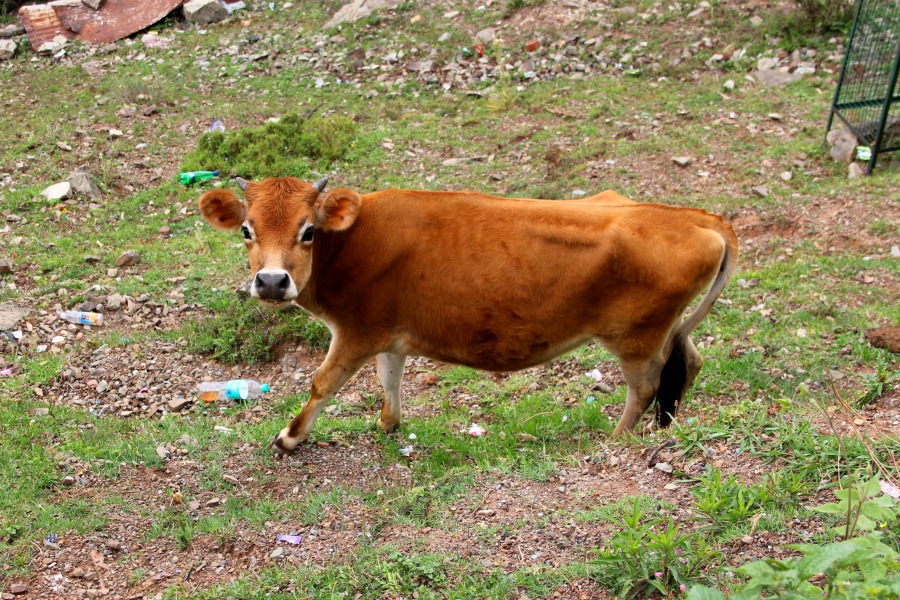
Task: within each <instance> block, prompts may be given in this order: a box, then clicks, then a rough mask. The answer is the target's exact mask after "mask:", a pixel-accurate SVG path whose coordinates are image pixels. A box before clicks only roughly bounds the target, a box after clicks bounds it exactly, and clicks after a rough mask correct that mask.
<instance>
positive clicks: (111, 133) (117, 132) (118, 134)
mask: <svg viewBox="0 0 900 600" xmlns="http://www.w3.org/2000/svg"><path fill="white" fill-rule="evenodd" d="M123 135H125V134H124V133H123V132H122V130H121V129H110V130H109V137H111V138H120V137H122V136H123Z"/></svg>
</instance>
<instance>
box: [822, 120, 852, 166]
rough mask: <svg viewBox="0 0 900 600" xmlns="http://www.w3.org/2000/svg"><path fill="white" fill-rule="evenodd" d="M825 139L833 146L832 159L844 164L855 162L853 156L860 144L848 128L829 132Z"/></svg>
mask: <svg viewBox="0 0 900 600" xmlns="http://www.w3.org/2000/svg"><path fill="white" fill-rule="evenodd" d="M825 139H826V140H827V141H828V143H829V144H831V150H830V151H829V153H830V154H831V158H833V159H834V160H836V161H837V162H842V163H851V162H853V155H854V153H855V152H856V146H857V145H858V143H859V142H858V141H857V139H856V136H855V135H854V134H853V132H852V131H850V130H849V129H847V128H846V127H841V128H840V129H832V130H831V131H829V132H828V135H827V136H826V137H825Z"/></svg>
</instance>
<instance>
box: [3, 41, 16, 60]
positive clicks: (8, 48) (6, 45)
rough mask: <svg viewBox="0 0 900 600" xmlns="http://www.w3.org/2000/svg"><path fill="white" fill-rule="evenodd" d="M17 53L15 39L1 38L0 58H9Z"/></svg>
mask: <svg viewBox="0 0 900 600" xmlns="http://www.w3.org/2000/svg"><path fill="white" fill-rule="evenodd" d="M15 55H16V43H15V42H14V41H13V40H0V60H9V59H11V58H12V57H13V56H15Z"/></svg>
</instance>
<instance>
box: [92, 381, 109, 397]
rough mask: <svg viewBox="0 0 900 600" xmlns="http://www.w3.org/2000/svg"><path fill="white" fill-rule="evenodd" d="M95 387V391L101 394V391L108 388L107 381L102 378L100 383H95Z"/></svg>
mask: <svg viewBox="0 0 900 600" xmlns="http://www.w3.org/2000/svg"><path fill="white" fill-rule="evenodd" d="M95 389H96V390H97V393H99V394H102V393H103V392H105V391H106V390H108V389H109V382H108V381H106V380H105V379H104V380H103V381H101V382H100V383H98V384H97V387H96V388H95Z"/></svg>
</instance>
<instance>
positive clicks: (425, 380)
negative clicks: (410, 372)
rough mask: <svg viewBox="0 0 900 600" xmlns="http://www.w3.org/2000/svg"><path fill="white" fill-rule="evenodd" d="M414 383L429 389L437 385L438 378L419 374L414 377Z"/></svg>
mask: <svg viewBox="0 0 900 600" xmlns="http://www.w3.org/2000/svg"><path fill="white" fill-rule="evenodd" d="M416 383H417V384H419V385H424V386H428V387H431V386H435V385H437V384H438V378H437V375H435V374H434V373H419V374H418V375H416Z"/></svg>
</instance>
